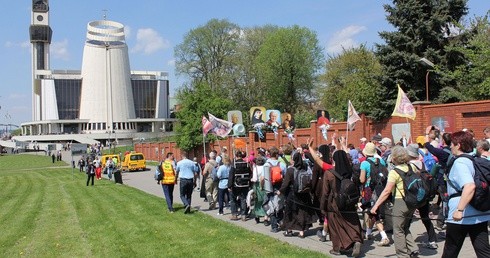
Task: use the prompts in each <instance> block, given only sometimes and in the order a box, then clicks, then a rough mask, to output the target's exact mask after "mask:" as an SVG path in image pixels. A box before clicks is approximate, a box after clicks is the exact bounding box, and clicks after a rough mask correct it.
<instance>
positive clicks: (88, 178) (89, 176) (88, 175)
mask: <svg viewBox="0 0 490 258" xmlns="http://www.w3.org/2000/svg"><path fill="white" fill-rule="evenodd" d="M94 177H95V174H87V186H88V182H90V178H92V185H94Z"/></svg>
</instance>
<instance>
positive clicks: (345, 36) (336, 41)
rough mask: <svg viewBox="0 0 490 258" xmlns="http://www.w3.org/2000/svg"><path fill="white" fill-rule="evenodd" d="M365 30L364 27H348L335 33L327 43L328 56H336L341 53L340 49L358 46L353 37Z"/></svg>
mask: <svg viewBox="0 0 490 258" xmlns="http://www.w3.org/2000/svg"><path fill="white" fill-rule="evenodd" d="M365 30H366V27H365V26H357V25H350V26H347V27H345V28H343V29H342V30H341V31H338V32H336V33H335V34H334V35H333V37H332V38H331V39H330V40H329V41H328V42H327V52H328V53H329V54H337V53H340V52H342V49H349V48H353V47H356V46H358V43H357V42H356V41H355V40H354V37H355V36H356V35H357V34H359V33H361V32H362V31H365Z"/></svg>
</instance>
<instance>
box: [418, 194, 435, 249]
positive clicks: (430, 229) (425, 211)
mask: <svg viewBox="0 0 490 258" xmlns="http://www.w3.org/2000/svg"><path fill="white" fill-rule="evenodd" d="M429 207H430V203H429V202H427V203H426V204H425V205H424V206H422V207H420V208H419V214H420V219H421V220H422V223H423V224H424V226H425V230H427V235H428V236H429V242H436V241H437V237H436V231H435V230H434V225H433V224H432V221H431V220H430V218H429Z"/></svg>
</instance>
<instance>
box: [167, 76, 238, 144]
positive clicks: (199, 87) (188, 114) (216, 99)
mask: <svg viewBox="0 0 490 258" xmlns="http://www.w3.org/2000/svg"><path fill="white" fill-rule="evenodd" d="M177 98H178V99H179V101H180V104H181V108H180V109H179V110H178V112H177V118H178V119H179V123H177V124H176V128H175V130H176V132H177V139H176V142H177V145H178V146H179V148H182V149H184V150H191V149H192V148H194V147H196V146H199V145H200V144H202V116H203V115H205V116H206V117H207V115H208V112H209V113H211V114H213V115H214V116H216V117H218V118H224V117H225V116H226V112H227V111H228V110H230V109H231V108H232V103H231V101H230V100H228V99H226V98H223V97H222V96H221V95H220V94H219V92H218V91H213V90H212V89H211V87H210V86H209V85H208V84H206V83H199V84H196V85H194V86H193V87H184V88H183V89H181V90H179V91H178V93H177ZM206 138H207V139H210V140H213V139H214V136H211V135H210V136H209V137H206Z"/></svg>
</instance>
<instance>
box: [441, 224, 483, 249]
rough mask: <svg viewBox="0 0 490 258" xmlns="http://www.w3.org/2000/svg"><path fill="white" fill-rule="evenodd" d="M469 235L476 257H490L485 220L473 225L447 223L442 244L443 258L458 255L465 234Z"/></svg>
mask: <svg viewBox="0 0 490 258" xmlns="http://www.w3.org/2000/svg"><path fill="white" fill-rule="evenodd" d="M468 234H469V235H470V239H471V244H472V245H473V249H475V253H476V257H478V258H487V257H490V244H489V243H488V228H487V222H482V223H479V224H475V225H460V224H453V223H447V228H446V243H445V244H444V251H443V253H442V257H443V258H450V257H458V255H459V251H461V247H462V246H463V243H464V240H465V238H466V236H467V235H468Z"/></svg>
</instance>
